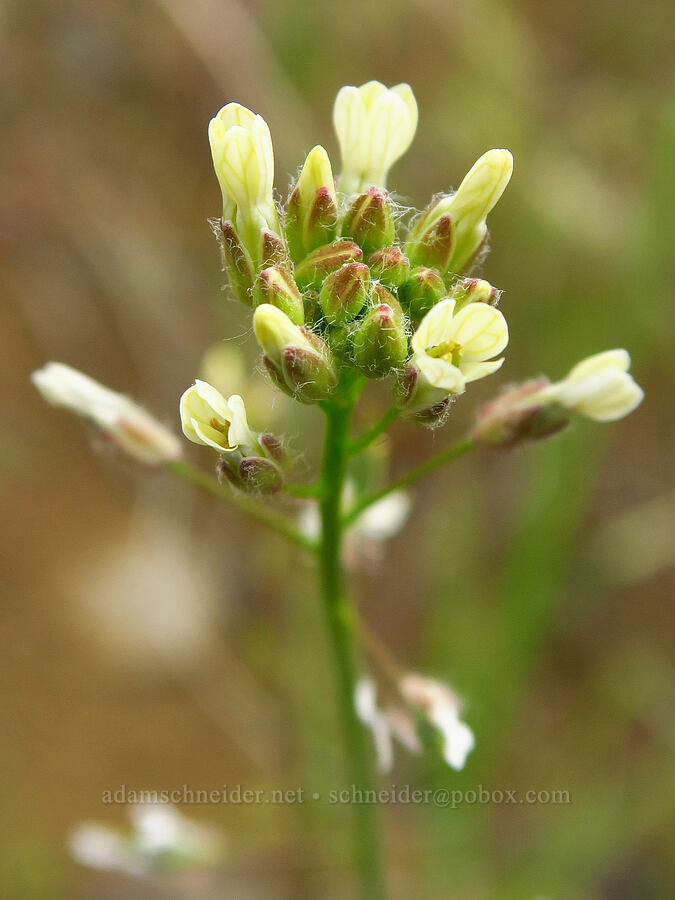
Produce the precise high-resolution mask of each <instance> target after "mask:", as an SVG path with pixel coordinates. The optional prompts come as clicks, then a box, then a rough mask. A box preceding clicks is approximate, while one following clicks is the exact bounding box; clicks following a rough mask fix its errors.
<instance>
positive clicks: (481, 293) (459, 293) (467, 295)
mask: <svg viewBox="0 0 675 900" xmlns="http://www.w3.org/2000/svg"><path fill="white" fill-rule="evenodd" d="M450 296H451V297H452V298H453V299H454V301H455V312H456V313H457V312H459V310H460V309H461V308H462V307H463V306H466V304H467V303H487V304H488V306H497V304H498V303H499V297H500V296H501V291H498V290H497V288H496V287H493V286H492V285H491V284H490V282H489V281H484V280H483V279H482V278H463V279H461V280H460V281H458V282H457V283H456V284H453V286H452V290H451V291H450Z"/></svg>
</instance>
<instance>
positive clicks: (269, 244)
mask: <svg viewBox="0 0 675 900" xmlns="http://www.w3.org/2000/svg"><path fill="white" fill-rule="evenodd" d="M261 240H262V250H261V253H260V260H261V267H262V268H267V267H268V266H288V265H289V259H288V252H287V250H286V245H285V244H284V242H283V240H282V239H281V238H280V237H279V235H278V234H275V233H274V232H273V231H268V230H267V229H266V230H264V231H263V232H262V236H261Z"/></svg>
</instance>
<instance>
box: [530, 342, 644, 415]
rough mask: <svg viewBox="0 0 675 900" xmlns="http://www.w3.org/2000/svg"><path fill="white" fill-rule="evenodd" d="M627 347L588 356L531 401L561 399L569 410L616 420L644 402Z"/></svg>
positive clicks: (554, 400)
mask: <svg viewBox="0 0 675 900" xmlns="http://www.w3.org/2000/svg"><path fill="white" fill-rule="evenodd" d="M629 368H630V356H629V354H628V351H627V350H606V351H605V352H604V353H596V354H595V356H589V357H588V358H587V359H583V360H582V361H581V362H580V363H577V365H576V366H574V368H573V369H572V370H571V372H570V373H569V374H568V375H567V377H566V378H564V379H563V380H562V381H559V382H557V383H556V384H553V385H551V386H550V387H547V388H544V390H543V391H541V392H540V393H538V394H535V395H534V396H533V397H532V398H530V401H529V402H530V404H533V403H538V404H549V403H559V404H560V405H561V406H563V407H565V409H568V410H570V412H575V413H580V414H581V415H583V416H588V418H589V419H595V421H596V422H613V421H615V420H616V419H622V418H623V417H624V416H627V415H628V413H631V412H632V411H633V410H634V409H635V408H636V407H637V406H639V405H640V403H641V402H642V398H643V397H644V391H643V390H642V388H641V387H640V385H638V384H636V383H635V381H634V380H633V378H632V376H631V375H629V373H628V370H629Z"/></svg>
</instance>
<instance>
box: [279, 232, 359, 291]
mask: <svg viewBox="0 0 675 900" xmlns="http://www.w3.org/2000/svg"><path fill="white" fill-rule="evenodd" d="M362 257H363V252H362V250H361V248H360V247H359V246H358V245H357V244H355V243H354V242H353V241H342V240H340V241H333V243H332V244H327V245H326V246H325V247H319V248H318V249H316V250H314V251H313V252H312V253H310V254H309V256H307V257H305V259H303V261H302V262H301V263H300V264H299V265H298V266H296V267H295V272H294V274H295V280H296V282H297V283H298V285H299V286H300V287H301V288H302V289H303V290H305V289H307V288H312V289H314V290H319V289H320V287H321V285H322V284H323V280H324V278H326V276H327V275H330V273H331V272H335V270H336V269H339V268H340V267H341V266H343V265H344V264H345V263H349V262H360V260H361V258H362Z"/></svg>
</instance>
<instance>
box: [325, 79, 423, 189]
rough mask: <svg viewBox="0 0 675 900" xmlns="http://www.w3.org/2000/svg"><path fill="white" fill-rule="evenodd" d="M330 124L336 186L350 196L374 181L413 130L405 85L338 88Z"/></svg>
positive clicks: (413, 107) (413, 108) (379, 181)
mask: <svg viewBox="0 0 675 900" xmlns="http://www.w3.org/2000/svg"><path fill="white" fill-rule="evenodd" d="M333 124H334V126H335V131H336V133H337V137H338V142H339V144H340V153H341V154H342V173H341V175H340V190H341V191H343V192H344V193H347V194H351V193H354V192H357V191H362V190H365V189H366V188H369V187H371V186H372V185H376V186H377V187H385V186H386V181H387V173H388V172H389V169H390V168H391V167H392V166H393V165H394V163H395V162H396V161H397V160H398V159H400V157H401V156H403V154H404V153H405V151H406V150H407V149H408V147H409V146H410V144H411V143H412V139H413V137H414V136H415V131H416V129H417V102H416V100H415V97H414V95H413V92H412V90H411V88H410V85H408V84H397V85H396V86H395V87H392V88H387V87H385V85H383V84H381V83H380V82H379V81H369V82H368V83H367V84H362V85H361V87H358V88H357V87H353V86H351V85H350V86H347V87H343V88H341V89H340V91H339V92H338V95H337V97H336V99H335V106H334V108H333Z"/></svg>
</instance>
